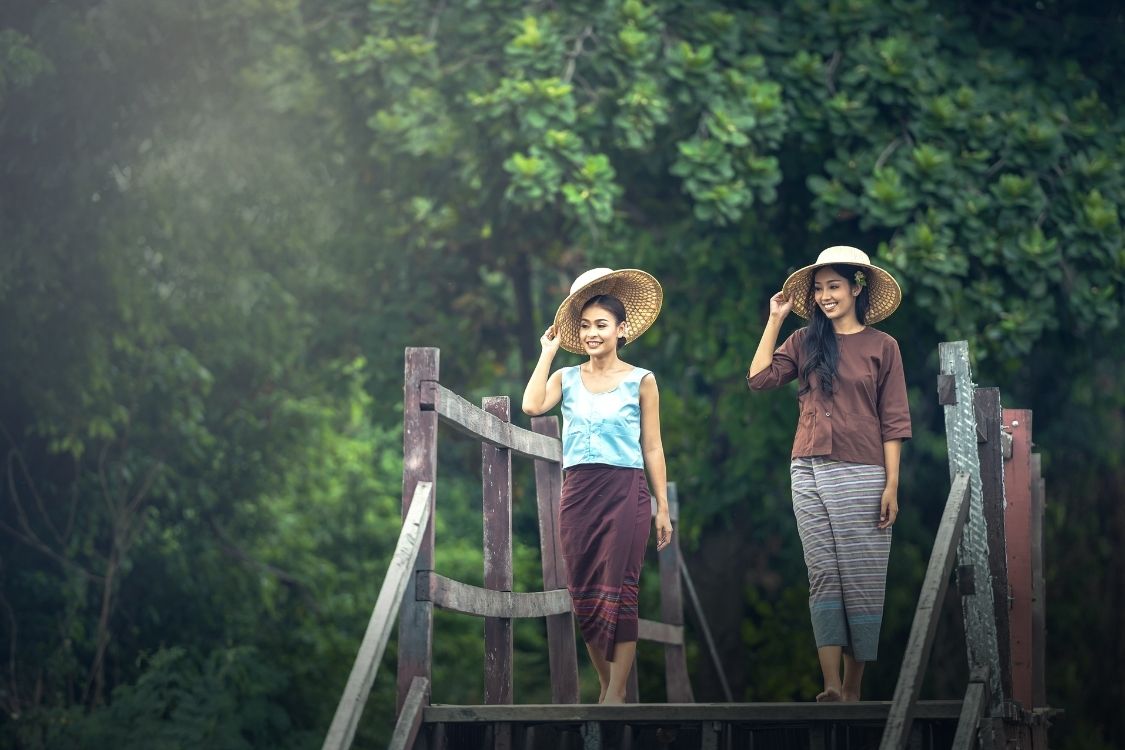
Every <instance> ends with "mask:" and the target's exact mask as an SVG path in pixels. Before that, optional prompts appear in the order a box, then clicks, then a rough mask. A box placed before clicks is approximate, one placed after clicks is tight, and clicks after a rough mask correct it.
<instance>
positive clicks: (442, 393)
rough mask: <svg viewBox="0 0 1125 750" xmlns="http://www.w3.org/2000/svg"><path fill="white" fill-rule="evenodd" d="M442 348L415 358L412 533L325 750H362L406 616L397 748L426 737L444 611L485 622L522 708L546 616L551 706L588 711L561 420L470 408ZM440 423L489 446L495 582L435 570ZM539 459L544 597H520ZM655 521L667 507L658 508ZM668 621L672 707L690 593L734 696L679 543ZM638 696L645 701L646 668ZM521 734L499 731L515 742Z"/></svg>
mask: <svg viewBox="0 0 1125 750" xmlns="http://www.w3.org/2000/svg"><path fill="white" fill-rule="evenodd" d="M438 367H439V359H438V351H437V350H436V349H408V350H407V352H406V379H405V387H404V414H403V518H404V521H403V531H402V535H401V536H400V539H399V544H398V546H397V547H396V550H395V553H394V557H393V559H392V563H391V568H390V570H388V573H387V578H386V580H385V581H384V583H383V587H382V589H381V591H380V594H379V599H378V601H377V603H376V606H375V610H374V612H373V613H372V616H371V621H370V623H369V625H368V629H367V634H366V635H365V636H364V640H363V643H362V645H361V646H360V649H359V653H358V655H357V656H356V660H355V664H354V666H353V668H352V673H351V676H350V677H349V679H348V683H347V686H346V687H345V689H344V694H343V697H342V698H341V700H340V703H339V705H338V707H337V710H336V716H335V718H334V719H333V722H332V725H331V728H330V730H329V732H328V736H327V738H326V739H325V742H324V746H323V747H324V748H325V750H344V749H345V748H348V747H350V745H351V742H352V740H353V738H354V736H355V732H356V727H357V725H358V722H359V720H360V717H361V715H362V710H363V705H364V703H365V701H366V700H367V697H368V695H369V694H370V690H371V685H372V683H373V681H374V678H375V675H376V673H377V671H378V665H379V661H380V659H381V658H382V655H383V651H384V650H385V648H386V644H387V639H388V637H389V633H390V628H391V624H392V623H393V622H394V619H395V617H396V616H397V617H398V618H399V648H398V657H399V658H398V680H397V685H398V690H397V693H398V698H397V708H398V712H397V713H398V721H397V723H396V726H395V730H394V735H393V738H392V742H391V747H392V748H408V747H411V746H412V745H413V743H414V740H415V738H416V737H417V734H418V731H419V727H420V723H421V721H422V714H423V709H425V707H426V706H428V705H429V702H430V697H429V696H430V686H431V674H430V673H431V664H432V662H431V654H432V643H433V607H435V606H436V607H438V608H439V609H444V610H448V611H451V612H457V613H460V614H463V615H469V616H473V617H481V618H483V619H484V625H485V628H484V652H485V659H484V663H485V674H484V700H485V703H486V704H490V705H509V704H513V703H514V702H515V696H514V693H513V679H512V677H513V660H514V659H513V657H514V653H513V639H512V621H513V620H514V619H516V618H521V617H542V618H545V620H546V623H547V648H548V651H549V670H550V684H551V697H552V701H553V702H554V703H577V702H578V699H579V691H578V685H579V684H578V662H577V653H576V647H575V632H574V620H573V616H572V614H571V601H570V596H569V594H568V592H567V590H566V574H565V568H564V563H563V558H562V549H561V546H560V542H559V535H558V527H557V521H558V512H559V500H560V495H561V490H562V444H561V441H560V440H559V426H558V420H557V419H556V418H554V417H536V418H534V419H532V429H531V430H526V429H523V428H520V427H517V426H515V425H513V424H512V423H511V406H510V402H509V399H508V397H506V396H498V397H489V398H485V399H483V401H482V404H481V407H479V408H478V407H476V406H474V405H472V404H470V403H469V402H468V401H466V400H465V399H463V398H461V397H460V396H459V395H457V394H456V393H454V392H453V391H451V390H449V389H448V388H445V387H444V386H442V385H441V384H440V382H439V381H438ZM438 424H445V425H447V426H449V427H452V428H453V429H454V430H455V431H457V432H460V433H463V434H465V435H468V436H469V437H471V438H473V439H476V440H478V441H480V443H481V473H482V482H481V485H482V498H483V502H482V512H483V516H484V540H483V544H484V585H483V586H473V585H470V584H467V583H463V582H461V581H456V580H453V579H451V578H448V577H446V576H443V575H441V574H439V573H438V572H436V571H435V570H433V550H434V534H433V524H432V518H433V514H434V507H435V496H436V494H437V493H436V483H437V478H436V474H437V465H436V458H437V435H438V429H437V428H438ZM513 454H514V455H518V456H523V457H525V458H529V459H531V460H532V461H533V462H534V466H535V485H536V500H537V510H538V516H539V532H540V533H539V537H540V539H539V541H540V552H541V558H542V567H543V588H544V590H543V591H533V592H516V591H513V590H512V589H513V583H514V581H513V572H512V455H513ZM668 496H669V506H670V507H669V511H670V515H671V517H672V521H673V523H674V524H675V523H678V521H679V500H678V496H677V493H676V487H675V484H674V483H669V484H668ZM653 513H655V502H654V503H653ZM659 567H660V590H661V620H659V621H656V620H649V619H641V620H640V622H639V639H640V640H647V641H653V642H657V643H661V644H663V645H664V650H665V672H666V685H667V699H668V700H669V701H672V702H681V703H682V702H690V701H692V700H693V693H692V689H691V682H690V679H689V677H688V671H687V659H686V652H685V648H684V616H683V594H682V584H683V582H684V581H686V582H687V584H688V590H689V594H690V598H691V603H692V604H693V605H694V607H695V609H696V612H695V614H696V616H697V618H696V619H697V622H698V624H699V627H700V630H701V632H702V633H703V635H704V638H705V640H706V642H707V646H708V653H709V655H710V656H711V658H712V659H713V660H714V662H715V669H716V672H717V673H718V674H719V676H720V680H721V682H722V685H723V689H724V691H725V692H726V694H727V696H728V699H729V696H730V689H729V686H728V685H727V681H726V677H725V675H724V674H723V668H722V664H721V662H720V661H719V659H718V655H717V651H716V649H715V647H714V642H713V639H712V638H711V633H710V630H709V628H708V626H707V621H706V618H705V617H704V616H703V613H702V611H701V610H700V609H699V601H698V597H697V596H696V595H695V593H694V587H693V586H692V585H691V580H690V577H689V575H688V573H687V567H686V565H685V564H684V561H683V558H682V557H681V555H680V551H679V543H678V535H674V536H673V539H672V542H671V543H670V544H669V545H668V546H667V547H665V548H664V549H663V550H662V551H661V552H660V553H659ZM627 697H628V698H629V699H631V700H636V699H637V675H636V665H635V664H634V670H633V673H632V674H631V675H630V680H629V684H628V690H627ZM510 729H511V728H510V726H506V725H498V726H497V727H496V729H495V731H496V735H497V737H498V740H497V744H498V745H500V746H503V745H505V742H506V741H505V740H504V737H505V734H506V733H509V732H510Z"/></svg>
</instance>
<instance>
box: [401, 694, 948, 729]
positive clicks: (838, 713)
mask: <svg viewBox="0 0 1125 750" xmlns="http://www.w3.org/2000/svg"><path fill="white" fill-rule="evenodd" d="M891 705H892V704H891V702H890V701H861V702H859V703H842V702H840V703H832V704H829V703H814V702H811V701H804V702H800V703H622V704H618V705H599V704H596V703H577V704H557V703H550V704H532V703H529V704H520V705H514V706H447V705H438V706H427V707H426V708H425V710H424V716H423V717H422V721H423V722H425V723H426V724H436V723H452V724H490V723H494V722H498V721H507V722H512V723H514V724H519V723H524V724H581V723H583V722H587V721H605V722H609V721H616V722H629V723H635V724H675V723H685V724H686V723H689V722H700V721H718V722H747V723H748V722H772V723H806V722H838V721H870V722H882V721H885V720H886V718H887V716H888V715H889V714H890V711H891ZM960 715H961V701H960V700H937V701H919V702H918V703H917V706H916V710H915V713H914V716H915V718H918V719H925V720H946V721H956V720H957V719H958V717H960Z"/></svg>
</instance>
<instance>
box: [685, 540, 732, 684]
mask: <svg viewBox="0 0 1125 750" xmlns="http://www.w3.org/2000/svg"><path fill="white" fill-rule="evenodd" d="M680 578H681V580H682V581H683V582H684V588H685V589H686V590H687V593H688V600H689V601H690V602H691V607H692V611H693V612H695V622H696V624H697V625H698V626H699V630H700V632H701V633H702V634H703V642H704V643H706V644H707V653H709V654H710V655H711V664H712V665H713V666H714V667H715V674H717V675H718V676H719V684H720V685H721V686H722V688H723V697H724V698H726V699H727V702H731V703H733V702H734V695H733V694H732V693H731V691H730V683H729V682H727V673H726V670H725V669H723V660H722V659H720V658H719V649H718V648H716V646H715V639H714V637H713V636H712V635H711V626H710V625H709V624H708V623H707V615H706V613H704V611H703V605H702V604H701V603H700V601H699V594H698V592H696V590H695V583H693V582H692V580H691V573H689V572H688V568H687V563H685V562H684V558H683V557H681V558H680Z"/></svg>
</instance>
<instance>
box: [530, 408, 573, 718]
mask: <svg viewBox="0 0 1125 750" xmlns="http://www.w3.org/2000/svg"><path fill="white" fill-rule="evenodd" d="M531 429H532V430H534V431H535V432H538V433H539V434H540V435H546V436H547V437H552V438H558V437H559V421H558V419H557V418H556V417H535V418H533V419H532V420H531ZM561 494H562V464H560V463H556V462H554V461H542V460H537V461H536V462H535V496H536V502H537V503H538V506H539V549H540V552H541V555H542V559H543V590H544V591H551V590H553V589H565V588H566V565H565V562H564V561H563V554H562V545H561V543H560V542H559V498H560V496H561ZM547 652H548V657H549V659H550V668H551V701H552V702H553V703H577V702H578V650H577V648H576V647H575V640H574V616H573V615H572V614H570V613H567V614H562V615H551V616H550V617H548V618H547Z"/></svg>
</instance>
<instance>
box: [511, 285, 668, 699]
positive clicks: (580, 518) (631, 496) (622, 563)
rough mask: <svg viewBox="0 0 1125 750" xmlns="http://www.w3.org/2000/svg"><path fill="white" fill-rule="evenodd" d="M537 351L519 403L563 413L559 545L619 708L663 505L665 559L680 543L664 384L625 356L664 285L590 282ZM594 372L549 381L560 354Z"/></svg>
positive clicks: (590, 646)
mask: <svg viewBox="0 0 1125 750" xmlns="http://www.w3.org/2000/svg"><path fill="white" fill-rule="evenodd" d="M570 292H571V293H570V296H569V297H567V298H566V300H565V301H564V302H563V303H562V305H560V306H559V310H558V312H557V313H556V314H555V323H554V325H552V326H550V327H549V328H548V329H547V330H546V332H544V334H543V338H542V339H540V343H541V344H542V345H543V352H542V354H540V356H539V363H538V364H537V365H536V366H535V371H534V372H533V373H532V374H531V379H530V380H529V381H528V383H527V388H525V389H524V393H523V410H524V413H526V414H531V415H537V414H542V413H544V412H546V411H548V410H550V409H552V408H554V406H555V405H556V404H558V403H559V401H560V400H561V401H562V411H563V436H562V444H563V469H564V470H565V475H564V478H563V489H562V499H561V502H560V506H559V539H560V541H561V543H562V548H563V558H564V560H565V561H566V573H567V588H568V589H569V591H570V596H571V601H572V603H573V606H574V613H575V615H576V616H577V617H578V623H579V627H580V629H581V631H582V637H583V639H584V640H585V641H586V648H587V650H588V651H589V652H590V659H591V661H593V663H594V668H595V669H596V670H597V672H598V681H599V683H600V684H601V694H600V696H599V699H598V702H599V703H622V702H624V700H625V685H626V681H627V679H628V677H629V671H630V670H631V669H632V667H633V659H634V657H635V656H636V648H637V598H638V588H639V582H640V574H641V567H642V565H643V563H644V554H645V545H646V544H647V543H648V528H649V526H648V523H649V518H650V517H651V515H652V510H651V500H650V498H649V489H648V485H647V484H646V481H645V469H646V468H647V469H648V479H649V480H650V481H651V484H652V488H653V494H654V495H655V496H656V507H657V511H656V518H655V526H656V536H657V549H664V547H665V546H667V544H668V542H669V541H671V539H672V524H671V521H670V520H669V517H668V495H667V489H666V477H665V465H664V447H663V445H662V443H661V440H660V394H659V392H658V390H657V387H656V377H655V376H654V375H653V374H652V373H651V372H649V371H648V370H644V369H641V368H640V367H634V366H633V365H630V364H628V363H626V362H623V361H622V360H621V359H620V358H619V357H618V356H617V350H618V349H620V348H621V347H622V346H624V345H625V344H626V343H628V342H630V341H632V340H634V339H635V338H637V337H638V336H640V335H641V334H642V333H644V332H645V330H647V329H648V327H649V326H650V325H652V322H653V321H654V320H655V319H656V316H657V315H658V314H659V313H660V303H661V301H662V299H663V292H662V290H661V288H660V284H659V283H658V282H657V281H656V279H654V278H653V277H652V276H650V275H649V274H647V273H645V272H644V271H638V270H635V269H624V270H620V271H613V270H611V269H608V268H595V269H592V270H590V271H587V272H586V273H584V274H582V275H581V276H579V277H578V279H576V280H575V282H574V284H572V285H571V288H570ZM560 346H561V347H562V348H564V349H566V350H567V351H570V352H574V353H575V354H586V355H588V356H589V358H590V359H589V361H587V362H585V363H583V364H581V365H578V366H575V367H564V368H562V369H560V370H556V371H555V372H554V373H552V374H551V375H550V376H549V377H548V373H549V372H550V369H551V362H552V360H554V357H555V354H556V353H557V352H558V350H559V347H560Z"/></svg>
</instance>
